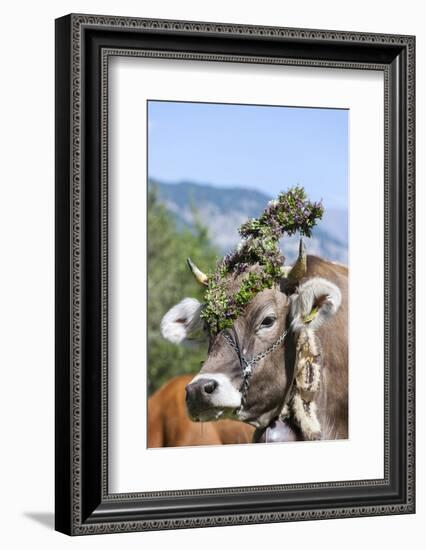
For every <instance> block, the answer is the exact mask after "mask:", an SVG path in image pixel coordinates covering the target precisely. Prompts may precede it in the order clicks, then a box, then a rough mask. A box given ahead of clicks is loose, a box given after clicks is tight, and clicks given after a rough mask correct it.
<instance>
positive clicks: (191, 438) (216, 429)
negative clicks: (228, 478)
mask: <svg viewBox="0 0 426 550" xmlns="http://www.w3.org/2000/svg"><path fill="white" fill-rule="evenodd" d="M192 378H193V376H191V375H182V376H176V377H175V378H172V379H171V380H169V381H168V382H166V384H164V385H163V386H162V387H161V388H160V389H159V390H157V391H156V392H155V393H154V394H153V395H152V396H151V397H150V398H149V399H148V447H151V448H152V447H180V446H190V445H227V444H232V443H250V442H251V440H252V437H253V432H254V430H253V428H252V427H251V426H249V425H247V424H243V423H242V422H236V421H235V420H221V421H219V422H205V423H203V424H201V423H198V424H197V423H195V422H191V420H190V419H189V418H188V415H187V412H186V408H185V387H186V386H187V385H188V384H189V383H190V382H191V380H192Z"/></svg>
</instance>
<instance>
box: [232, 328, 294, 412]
mask: <svg viewBox="0 0 426 550" xmlns="http://www.w3.org/2000/svg"><path fill="white" fill-rule="evenodd" d="M287 333H288V330H285V331H284V332H283V333H282V334H281V336H280V337H279V338H278V339H277V340H275V342H274V343H273V344H272V345H271V346H269V348H267V349H266V350H265V351H262V352H261V353H258V354H257V355H255V356H254V357H252V358H251V359H247V357H245V356H244V355H243V354H242V353H241V350H240V349H239V347H238V345H237V344H236V343H235V342H234V340H233V339H232V338H231V336H229V334H228V333H226V332H224V333H223V337H224V338H225V340H226V341H227V342H228V344H229V345H230V346H231V348H233V349H234V350H235V351H236V352H237V354H238V357H239V358H240V360H241V367H242V371H243V373H242V374H243V383H242V385H241V393H242V397H241V406H240V407H239V410H240V411H241V410H242V409H243V407H244V405H245V402H246V397H247V393H248V389H249V379H250V378H251V375H252V372H253V369H252V366H253V365H254V364H255V363H257V362H259V361H261V360H262V359H264V358H265V357H266V356H267V355H269V354H270V353H272V352H273V351H275V350H276V349H277V347H278V346H279V345H280V344H282V342H283V341H284V340H285V337H286V336H287ZM243 364H244V365H243Z"/></svg>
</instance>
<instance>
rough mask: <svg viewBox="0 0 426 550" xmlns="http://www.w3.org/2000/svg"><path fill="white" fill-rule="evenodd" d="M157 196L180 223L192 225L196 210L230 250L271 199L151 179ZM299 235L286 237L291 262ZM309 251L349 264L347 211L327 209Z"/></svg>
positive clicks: (234, 190)
mask: <svg viewBox="0 0 426 550" xmlns="http://www.w3.org/2000/svg"><path fill="white" fill-rule="evenodd" d="M150 185H155V186H156V188H157V191H158V196H159V198H160V200H161V202H163V204H164V205H165V206H166V208H167V209H168V210H169V211H170V212H171V213H172V214H173V215H174V216H175V218H176V220H177V222H178V226H180V227H184V226H185V227H191V225H192V224H193V220H194V211H196V212H197V215H198V216H199V219H200V220H201V222H202V223H203V224H204V225H206V226H207V227H208V229H209V233H210V237H211V239H212V241H213V242H214V244H215V245H216V246H217V247H218V248H219V249H220V250H221V251H222V252H227V251H229V250H231V249H232V248H233V247H234V246H235V245H236V244H237V243H238V241H239V240H240V239H239V235H238V227H239V226H240V225H241V224H242V223H243V222H244V221H245V220H247V218H249V217H257V216H259V214H260V213H261V212H262V210H263V209H264V208H265V206H266V204H267V202H268V201H269V200H270V199H271V197H270V196H268V195H267V194H265V193H262V192H260V191H255V190H252V189H242V188H221V187H215V186H212V185H207V184H198V183H192V182H180V183H175V184H169V183H163V182H158V181H156V182H150ZM298 241H299V237H298V236H297V235H295V236H294V237H292V238H284V239H283V241H282V248H283V252H284V254H285V256H286V259H287V260H288V261H289V262H291V261H292V260H293V259H294V258H295V256H296V254H297V247H298ZM306 245H307V248H308V252H309V253H311V254H317V255H319V256H321V257H323V258H327V259H330V260H334V261H338V262H341V263H345V264H346V263H347V261H348V226H347V211H346V210H338V209H327V205H325V213H324V217H323V219H322V220H321V222H320V223H319V225H318V226H317V228H315V230H314V233H313V237H312V238H311V239H306Z"/></svg>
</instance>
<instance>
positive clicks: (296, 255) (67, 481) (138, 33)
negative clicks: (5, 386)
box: [55, 14, 415, 535]
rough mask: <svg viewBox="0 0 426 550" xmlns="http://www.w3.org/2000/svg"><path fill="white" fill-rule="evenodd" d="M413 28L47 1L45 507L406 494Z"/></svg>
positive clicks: (346, 513)
mask: <svg viewBox="0 0 426 550" xmlns="http://www.w3.org/2000/svg"><path fill="white" fill-rule="evenodd" d="M414 49H415V39H414V37H412V36H399V35H381V34H365V33H353V32H351V33H349V32H342V31H323V30H307V29H290V28H278V27H255V26H246V25H229V24H217V23H202V22H189V21H168V20H151V19H150V20H148V19H137V18H134V19H132V18H127V17H126V18H125V17H115V16H114V17H109V16H96V15H93V16H92V15H78V14H77V15H74V14H72V15H68V16H65V17H63V18H60V19H58V20H57V21H56V384H55V391H56V432H55V434H56V446H55V451H56V474H55V475H56V514H55V515H56V529H57V530H59V531H62V532H64V533H66V534H70V535H85V534H91V533H96V534H98V533H119V532H125V531H144V530H155V529H179V528H188V527H204V526H218V525H238V524H248V523H265V522H285V521H299V520H313V519H327V518H340V517H356V516H372V515H383V514H405V513H413V512H414V510H415V500H414V492H415V490H414V485H415V480H414V284H415V282H414V225H415V224H414V208H415V189H414V162H415V159H414V151H415V147H414V138H415V136H414V130H415V112H414V108H415V96H414V93H415V91H414V66H415V59H414V54H415V52H414Z"/></svg>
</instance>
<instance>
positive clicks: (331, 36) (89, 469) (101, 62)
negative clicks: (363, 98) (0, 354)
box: [55, 15, 415, 535]
mask: <svg viewBox="0 0 426 550" xmlns="http://www.w3.org/2000/svg"><path fill="white" fill-rule="evenodd" d="M366 46H368V47H366ZM116 55H120V56H143V57H151V58H152V57H157V58H169V59H176V60H179V59H191V60H204V61H205V60H208V61H212V62H215V61H228V62H240V63H274V64H282V65H300V66H311V67H312V66H314V67H335V68H344V69H349V70H350V69H368V70H378V71H383V73H384V78H385V97H384V102H385V144H384V145H385V146H384V155H385V197H384V203H385V319H384V327H385V385H384V391H385V411H384V412H385V434H384V454H385V464H384V472H385V475H384V478H383V480H362V481H345V482H333V483H312V484H297V485H274V486H268V487H265V486H261V487H256V486H250V487H239V488H225V489H199V490H188V491H167V492H164V491H162V492H154V493H129V494H122V493H117V494H109V493H108V476H107V412H108V411H107V405H108V377H107V368H108V354H107V338H108V334H107V321H108V300H107V299H108V279H107V268H108V250H107V247H108V243H107V233H108V216H107V205H108V166H107V163H108V154H107V145H108V144H107V128H108V93H107V92H108V59H109V57H110V56H116ZM414 80H415V39H414V37H412V36H398V35H389V34H388V35H381V34H371V33H370V34H364V33H347V32H342V31H330V30H327V31H325V30H324V31H322V30H308V29H291V28H279V27H258V26H246V25H229V24H218V23H202V22H188V21H169V20H151V19H136V18H124V17H108V16H96V15H69V16H66V17H63V18H61V19H58V20H57V21H56V281H57V283H56V383H55V392H56V529H58V530H59V531H62V532H65V533H67V534H72V535H83V534H91V533H112V532H124V531H142V530H153V529H178V528H187V527H202V526H214V525H236V524H248V523H265V522H282V521H296V520H308V519H326V518H336V517H357V516H371V515H384V514H403V513H413V512H414V507H415V503H414V475H415V472H414V469H415V462H414V412H415V411H414V406H415V404H414V384H415V380H414V376H415V374H414V336H415V333H414V323H415V312H414V286H415V281H414V270H415V264H414V254H415V252H414V249H415V238H414V226H415V218H414V208H415V189H414V185H415V180H414V170H415V158H414V156H415V142H414V134H415V88H414ZM89 153H90V154H89ZM93 205H95V206H93ZM395 311H397V312H398V315H392V312H395ZM89 365H90V377H89V376H88V372H89V370H88V369H89ZM83 451H84V452H83ZM321 495H323V496H324V497H325V496H327V499H328V501H327V502H325V500H324V499H323V502H321V500H320V496H321ZM249 496H250V499H249V498H248V497H249ZM177 497H179V499H180V500H181V501H182V498H185V499H186V503H187V505H186V508H185V506H181V507H180V508H179V509H178V508H177V507H176V505H174V504H173V502H174V500H175V501H176V498H177ZM219 497H220V498H219ZM349 502H350V503H351V504H349ZM203 507H209V509H212V507H213V508H216V512H214V513H212V512H209V513H207V512H204V511H203ZM302 507H303V509H301V508H302ZM224 510H225V511H226V512H224Z"/></svg>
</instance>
